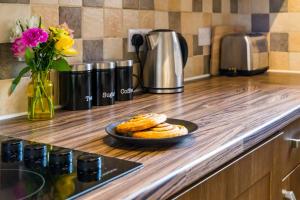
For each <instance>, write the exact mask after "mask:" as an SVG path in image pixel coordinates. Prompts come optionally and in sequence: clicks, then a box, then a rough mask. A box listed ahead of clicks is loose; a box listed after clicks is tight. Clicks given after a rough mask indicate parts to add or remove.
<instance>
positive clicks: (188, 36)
mask: <svg viewBox="0 0 300 200" xmlns="http://www.w3.org/2000/svg"><path fill="white" fill-rule="evenodd" d="M182 36H183V37H184V39H185V40H186V42H187V45H188V51H189V53H188V56H189V57H192V56H193V35H192V34H182Z"/></svg>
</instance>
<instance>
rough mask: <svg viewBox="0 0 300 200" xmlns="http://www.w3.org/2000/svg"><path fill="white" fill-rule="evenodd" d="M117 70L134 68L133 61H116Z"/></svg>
mask: <svg viewBox="0 0 300 200" xmlns="http://www.w3.org/2000/svg"><path fill="white" fill-rule="evenodd" d="M116 64H117V66H116V67H117V68H122V67H132V66H133V60H117V61H116Z"/></svg>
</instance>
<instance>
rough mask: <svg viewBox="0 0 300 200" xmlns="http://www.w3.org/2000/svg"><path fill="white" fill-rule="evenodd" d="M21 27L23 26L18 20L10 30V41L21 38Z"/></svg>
mask: <svg viewBox="0 0 300 200" xmlns="http://www.w3.org/2000/svg"><path fill="white" fill-rule="evenodd" d="M22 26H23V27H25V26H24V24H22V22H21V21H20V20H18V21H17V22H16V25H15V26H14V27H13V28H12V31H11V36H10V41H11V42H14V41H15V39H16V38H19V37H21V35H22V33H23V30H22Z"/></svg>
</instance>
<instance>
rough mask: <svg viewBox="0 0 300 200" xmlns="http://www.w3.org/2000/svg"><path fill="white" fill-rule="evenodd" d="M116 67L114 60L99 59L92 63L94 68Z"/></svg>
mask: <svg viewBox="0 0 300 200" xmlns="http://www.w3.org/2000/svg"><path fill="white" fill-rule="evenodd" d="M115 67H116V64H115V62H112V61H100V62H95V63H94V67H93V68H94V69H114V68H115Z"/></svg>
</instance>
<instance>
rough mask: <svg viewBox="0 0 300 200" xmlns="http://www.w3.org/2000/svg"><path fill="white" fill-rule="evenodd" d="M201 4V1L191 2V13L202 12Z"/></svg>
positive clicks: (194, 0)
mask: <svg viewBox="0 0 300 200" xmlns="http://www.w3.org/2000/svg"><path fill="white" fill-rule="evenodd" d="M204 1H205V0H204ZM202 3H203V2H202V0H193V12H202V10H203V5H202Z"/></svg>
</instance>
